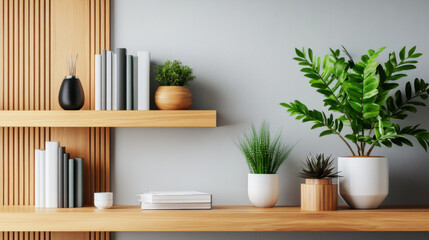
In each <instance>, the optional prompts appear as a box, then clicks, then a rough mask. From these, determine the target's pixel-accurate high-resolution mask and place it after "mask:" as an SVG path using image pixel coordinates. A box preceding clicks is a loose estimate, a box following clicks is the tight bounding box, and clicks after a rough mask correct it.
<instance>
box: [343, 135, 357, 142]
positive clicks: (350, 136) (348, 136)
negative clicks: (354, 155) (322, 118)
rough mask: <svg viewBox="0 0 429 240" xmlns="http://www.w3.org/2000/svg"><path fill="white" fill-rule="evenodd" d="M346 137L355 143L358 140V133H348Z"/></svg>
mask: <svg viewBox="0 0 429 240" xmlns="http://www.w3.org/2000/svg"><path fill="white" fill-rule="evenodd" d="M345 137H346V138H347V139H349V140H350V141H352V142H354V143H355V142H356V135H354V134H347V135H345Z"/></svg>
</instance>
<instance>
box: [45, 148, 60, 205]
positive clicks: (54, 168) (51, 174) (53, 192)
mask: <svg viewBox="0 0 429 240" xmlns="http://www.w3.org/2000/svg"><path fill="white" fill-rule="evenodd" d="M58 147H59V143H58V142H46V148H45V149H46V167H45V169H46V178H45V184H46V194H45V196H46V197H45V201H46V202H45V204H46V205H45V207H46V208H57V207H58Z"/></svg>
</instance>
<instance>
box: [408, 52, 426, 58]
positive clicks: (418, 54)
mask: <svg viewBox="0 0 429 240" xmlns="http://www.w3.org/2000/svg"><path fill="white" fill-rule="evenodd" d="M421 55H423V54H422V53H414V54H413V55H411V56H409V58H419V57H420V56H421Z"/></svg>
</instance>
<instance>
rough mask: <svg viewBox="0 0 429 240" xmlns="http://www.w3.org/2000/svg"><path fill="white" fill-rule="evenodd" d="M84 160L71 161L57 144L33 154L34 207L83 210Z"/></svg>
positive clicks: (47, 144) (54, 143)
mask: <svg viewBox="0 0 429 240" xmlns="http://www.w3.org/2000/svg"><path fill="white" fill-rule="evenodd" d="M83 166H84V160H83V158H74V159H73V158H70V154H69V153H66V148H65V147H61V146H59V142H46V147H45V150H39V149H37V150H36V151H35V207H38V208H73V207H83Z"/></svg>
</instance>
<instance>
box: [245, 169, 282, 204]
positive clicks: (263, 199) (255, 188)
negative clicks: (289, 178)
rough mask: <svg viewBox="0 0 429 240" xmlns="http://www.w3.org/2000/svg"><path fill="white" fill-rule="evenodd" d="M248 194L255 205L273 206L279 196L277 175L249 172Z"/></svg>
mask: <svg viewBox="0 0 429 240" xmlns="http://www.w3.org/2000/svg"><path fill="white" fill-rule="evenodd" d="M248 195H249V200H250V202H251V203H252V204H253V206H255V207H265V208H268V207H273V206H274V205H275V204H276V202H277V200H278V198H279V175H278V174H252V173H249V175H248Z"/></svg>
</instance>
